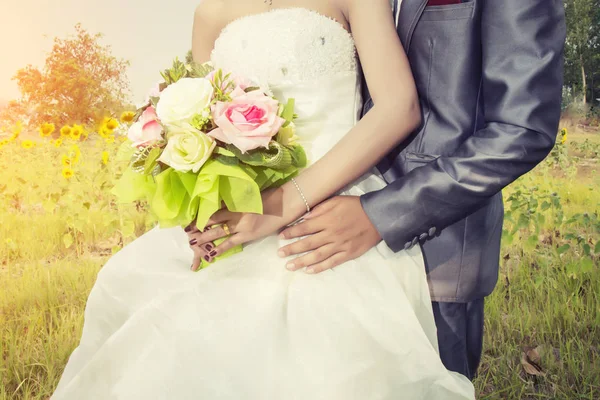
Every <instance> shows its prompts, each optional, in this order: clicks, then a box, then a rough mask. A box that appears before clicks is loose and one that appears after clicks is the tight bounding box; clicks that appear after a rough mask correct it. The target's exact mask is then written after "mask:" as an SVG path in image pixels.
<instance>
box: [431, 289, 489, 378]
mask: <svg viewBox="0 0 600 400" xmlns="http://www.w3.org/2000/svg"><path fill="white" fill-rule="evenodd" d="M483 304H484V299H483V298H481V299H477V300H474V301H471V302H469V303H441V302H433V315H434V317H435V323H436V325H437V329H438V331H437V336H438V344H439V348H440V357H441V359H442V362H443V363H444V365H445V366H446V368H448V369H449V370H450V371H455V372H459V373H461V374H463V375H465V376H466V377H467V378H469V379H471V380H472V379H473V378H474V377H475V374H476V373H477V367H478V366H479V361H480V360H481V351H482V344H483Z"/></svg>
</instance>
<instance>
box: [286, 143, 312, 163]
mask: <svg viewBox="0 0 600 400" xmlns="http://www.w3.org/2000/svg"><path fill="white" fill-rule="evenodd" d="M288 148H289V150H290V153H291V155H292V165H294V166H295V167H296V168H305V167H306V165H307V164H308V158H307V157H306V152H305V151H304V148H303V147H302V146H291V147H288Z"/></svg>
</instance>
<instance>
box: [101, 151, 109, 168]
mask: <svg viewBox="0 0 600 400" xmlns="http://www.w3.org/2000/svg"><path fill="white" fill-rule="evenodd" d="M102 164H104V165H107V164H108V151H103V152H102Z"/></svg>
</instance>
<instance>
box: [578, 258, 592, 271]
mask: <svg viewBox="0 0 600 400" xmlns="http://www.w3.org/2000/svg"><path fill="white" fill-rule="evenodd" d="M579 269H580V271H581V272H582V273H584V274H587V273H589V272H592V271H593V270H594V261H592V259H591V258H588V257H586V258H584V259H583V260H581V264H580V265H579Z"/></svg>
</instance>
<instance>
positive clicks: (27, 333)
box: [0, 133, 600, 399]
mask: <svg viewBox="0 0 600 400" xmlns="http://www.w3.org/2000/svg"><path fill="white" fill-rule="evenodd" d="M599 138H600V134H589V133H587V134H577V133H570V134H569V142H568V143H567V145H568V146H567V147H568V148H564V149H562V150H561V151H563V150H564V151H563V152H562V153H560V154H566V155H567V157H566V158H565V157H563V158H560V157H559V155H557V156H556V163H555V165H556V166H555V167H551V166H549V165H548V164H549V163H544V164H543V165H541V166H540V167H538V168H536V170H535V171H533V172H532V173H530V174H528V175H527V176H525V177H523V178H522V179H520V180H519V181H518V182H516V183H515V184H514V185H512V186H511V187H510V188H509V189H508V190H507V191H505V198H506V199H507V200H509V199H511V195H512V199H511V200H509V201H507V211H509V213H508V214H509V215H508V216H507V221H506V224H505V227H506V230H507V233H506V235H505V238H504V240H505V241H504V244H503V250H502V267H501V276H500V280H499V283H498V286H497V289H496V291H495V292H494V293H493V294H492V295H491V296H490V297H489V298H488V299H487V302H486V321H485V328H486V330H485V344H484V355H483V361H482V365H481V369H480V373H479V377H478V378H477V380H476V382H475V384H476V388H477V392H478V394H479V395H478V398H480V399H598V398H600V328H599V327H600V310H599V307H600V301H599V300H600V299H599V297H600V270H599V265H598V264H599V263H598V260H599V254H598V252H597V251H596V250H597V249H596V248H595V247H596V245H597V243H598V242H599V241H600V232H599V225H598V212H599V210H600V190H598V188H600V178H599V177H598V174H597V173H596V170H595V167H596V165H597V159H594V158H589V157H586V154H579V152H580V150H582V148H581V146H580V144H581V143H583V142H584V141H585V139H589V142H593V143H594V145H598V146H600V140H599ZM69 146H70V144H64V145H63V146H61V147H59V148H55V147H54V146H51V145H48V144H43V143H41V144H40V145H39V146H36V147H34V148H33V149H30V150H25V149H22V148H20V147H19V146H18V144H17V143H14V142H13V143H10V144H8V145H6V146H5V147H4V148H2V149H0V157H1V159H2V160H3V168H4V171H3V178H4V177H8V178H9V179H3V180H2V182H3V183H0V354H1V355H2V357H1V358H0V399H47V398H48V397H49V396H50V395H51V393H52V391H53V389H54V387H55V386H56V384H57V382H58V379H59V377H60V374H61V372H62V369H63V368H64V365H65V363H66V361H67V359H68V356H69V354H70V353H71V351H72V350H73V349H74V348H75V346H76V345H77V342H78V340H79V336H80V333H81V327H82V323H83V317H82V313H83V308H84V306H85V301H86V298H87V295H88V293H89V291H90V289H91V287H92V285H93V283H94V280H95V277H96V274H97V272H98V271H99V269H100V268H101V267H102V265H103V264H104V262H105V261H106V260H107V259H108V257H110V255H111V254H112V253H113V252H114V251H117V250H118V249H119V248H121V247H122V246H123V245H124V244H126V243H128V242H130V241H131V240H133V239H134V238H135V237H137V236H139V235H140V234H141V233H143V232H144V231H145V230H146V229H148V227H149V226H151V224H152V221H151V220H149V218H147V216H146V212H145V210H144V207H143V206H142V205H138V207H135V206H130V207H129V206H128V207H121V206H117V205H115V204H114V203H113V202H112V200H111V197H110V195H109V194H108V193H107V188H108V187H110V182H111V179H112V176H114V174H115V172H116V170H117V169H118V166H115V165H113V164H112V163H109V165H103V164H102V162H101V161H100V160H101V152H102V151H108V152H109V153H110V156H111V159H112V158H113V157H114V155H115V153H116V145H107V144H104V143H102V142H98V143H96V144H92V143H82V144H81V145H80V147H81V149H82V156H81V161H80V162H79V163H76V164H75V165H74V170H75V176H74V178H72V179H71V180H70V181H66V180H65V179H64V178H62V176H61V175H60V172H61V168H62V167H61V165H60V158H61V155H63V154H68V153H69ZM588 147H589V146H588ZM588 147H585V148H583V150H582V151H584V152H586V153H587V152H590V151H592V152H593V151H594V149H593V148H592V149H591V150H590V148H588ZM567 150H569V151H568V154H567ZM557 154H558V153H557ZM575 155H576V157H575ZM553 157H554V156H553ZM532 188H536V191H535V192H532V191H531V190H532ZM519 190H520V192H519ZM553 194H554V195H553ZM544 203H547V204H545V205H544ZM586 213H587V214H586ZM573 216H574V218H571V217H573ZM567 244H568V245H569V246H568V248H567V247H566V246H565V245H567ZM586 246H587V247H586ZM559 253H560V254H559ZM532 348H537V350H538V353H539V355H540V359H534V360H533V361H536V365H537V366H538V367H539V368H540V369H541V371H540V372H538V375H532V374H530V373H527V372H525V370H524V368H523V366H522V363H521V359H522V356H523V354H524V352H526V351H528V350H530V349H532ZM529 355H530V356H531V357H533V355H534V354H533V353H531V352H530V353H529ZM534 358H535V357H534ZM529 368H530V369H529V372H535V371H536V370H535V369H534V370H531V368H533V367H531V366H530V367H529Z"/></svg>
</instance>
